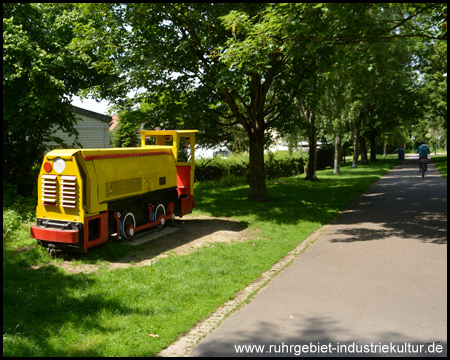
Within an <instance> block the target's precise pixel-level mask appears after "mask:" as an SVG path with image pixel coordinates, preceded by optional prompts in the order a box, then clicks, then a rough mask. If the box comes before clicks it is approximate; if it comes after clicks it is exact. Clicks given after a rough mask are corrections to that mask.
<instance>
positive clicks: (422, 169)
mask: <svg viewBox="0 0 450 360" xmlns="http://www.w3.org/2000/svg"><path fill="white" fill-rule="evenodd" d="M427 160H428V158H420V162H421V165H422V166H421V168H420V170H421V173H422V177H425V171H427V170H428V169H427Z"/></svg>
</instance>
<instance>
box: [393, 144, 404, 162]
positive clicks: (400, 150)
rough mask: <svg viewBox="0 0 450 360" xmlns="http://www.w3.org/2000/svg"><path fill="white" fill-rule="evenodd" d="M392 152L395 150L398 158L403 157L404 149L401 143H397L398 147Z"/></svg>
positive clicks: (401, 158)
mask: <svg viewBox="0 0 450 360" xmlns="http://www.w3.org/2000/svg"><path fill="white" fill-rule="evenodd" d="M394 152H397V154H398V159H399V160H404V159H405V149H404V148H403V145H399V146H398V148H397V149H395V150H394Z"/></svg>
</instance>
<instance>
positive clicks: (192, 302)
mask: <svg viewBox="0 0 450 360" xmlns="http://www.w3.org/2000/svg"><path fill="white" fill-rule="evenodd" d="M396 164H397V159H396V155H395V156H389V157H387V158H385V159H381V158H380V159H379V160H378V161H377V162H375V163H371V164H370V165H367V166H360V167H358V168H354V169H353V168H351V164H347V165H345V166H343V168H342V174H340V175H333V171H332V169H327V170H324V171H319V172H318V174H317V176H318V178H319V179H320V180H321V181H320V182H310V181H304V180H303V178H304V176H294V177H289V178H280V179H275V180H270V181H268V182H267V184H268V185H267V186H268V193H269V197H270V199H271V200H270V202H268V203H256V202H250V201H248V200H247V196H248V186H247V185H246V184H245V182H244V180H242V179H230V178H227V179H225V180H224V181H223V182H222V183H218V182H215V183H204V184H197V186H196V189H195V193H196V199H197V209H196V210H195V213H196V214H207V215H212V216H221V217H233V218H235V219H237V220H239V221H241V222H242V223H245V224H246V225H247V226H248V227H250V229H254V230H255V232H254V234H255V237H254V239H251V240H248V241H245V242H239V243H233V244H224V243H216V244H214V246H207V247H203V248H201V249H199V250H197V251H195V252H193V253H191V254H188V255H182V256H169V257H168V258H164V259H160V260H159V261H157V262H154V263H152V265H148V266H135V267H130V268H128V269H117V270H114V271H107V270H106V269H105V268H104V267H103V268H100V269H99V270H98V271H96V272H94V273H90V274H83V273H80V274H70V273H67V272H65V271H64V270H62V269H60V268H59V267H57V266H55V265H54V264H55V263H56V262H57V261H58V260H52V259H50V258H49V257H48V256H47V254H46V252H45V251H44V250H43V249H41V248H38V247H36V246H35V245H34V240H33V239H30V238H29V226H30V225H31V223H30V222H28V223H25V224H22V225H21V226H20V227H19V229H18V230H14V232H12V233H9V234H7V236H6V237H5V235H4V241H3V355H4V356H154V355H156V354H158V353H159V352H160V351H161V350H162V349H163V348H165V347H167V346H168V345H170V344H171V343H172V342H174V341H175V340H176V339H177V338H178V337H179V336H180V335H182V334H183V333H185V332H187V331H188V330H189V329H190V328H191V327H193V326H194V325H195V324H196V323H197V322H198V321H201V320H202V319H204V318H205V317H206V316H208V315H209V314H210V313H211V312H213V311H214V310H215V309H216V308H217V307H218V306H220V305H221V304H223V303H224V302H226V301H227V300H229V299H231V298H233V297H234V296H235V294H236V293H238V292H239V291H240V290H241V289H242V288H243V287H245V286H246V285H248V284H249V283H251V282H252V281H254V280H255V279H257V278H258V277H259V276H260V275H261V273H263V272H264V271H265V270H267V269H268V268H270V267H271V266H272V265H273V264H274V263H276V262H277V261H278V260H279V259H280V258H282V257H283V256H285V255H286V254H287V253H288V252H289V251H290V250H292V249H293V248H294V247H295V246H296V245H298V244H299V243H300V242H302V241H303V240H304V239H305V238H307V237H308V236H309V235H310V234H311V233H312V232H314V231H315V230H316V229H318V228H319V227H320V226H322V225H323V224H325V223H327V222H328V221H330V220H331V219H332V218H333V217H334V216H335V215H337V214H338V213H339V211H340V210H341V209H343V208H344V207H345V206H347V205H348V204H349V203H350V202H351V201H352V200H353V199H355V198H356V197H357V196H358V195H360V194H361V193H362V192H364V191H365V190H366V189H367V188H368V187H369V186H370V184H372V183H373V182H375V181H377V180H378V179H379V178H380V177H381V176H382V175H383V174H385V173H386V172H387V171H388V170H389V169H391V168H392V167H393V166H395V165H396ZM127 251H129V248H128V247H127V246H123V245H120V246H118V244H113V243H108V244H107V245H106V246H102V247H99V248H96V249H93V250H92V252H91V253H89V254H88V256H86V257H85V258H83V257H82V258H81V259H80V260H78V261H80V262H90V263H92V262H100V261H113V260H115V259H117V258H119V257H121V256H124V255H125V254H126V253H127ZM59 261H60V260H59ZM38 263H41V264H42V263H48V266H46V267H43V268H41V269H38V270H36V269H32V268H30V266H31V265H33V264H38ZM155 335H157V337H156V336H155Z"/></svg>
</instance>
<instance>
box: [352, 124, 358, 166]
mask: <svg viewBox="0 0 450 360" xmlns="http://www.w3.org/2000/svg"><path fill="white" fill-rule="evenodd" d="M358 144H359V128H358V127H357V128H356V129H355V135H354V137H353V163H352V168H355V167H358V156H359V148H358Z"/></svg>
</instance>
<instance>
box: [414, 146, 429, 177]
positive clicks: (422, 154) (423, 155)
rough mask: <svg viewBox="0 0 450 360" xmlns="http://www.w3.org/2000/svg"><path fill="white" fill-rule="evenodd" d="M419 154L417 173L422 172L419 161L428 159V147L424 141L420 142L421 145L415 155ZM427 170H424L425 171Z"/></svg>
mask: <svg viewBox="0 0 450 360" xmlns="http://www.w3.org/2000/svg"><path fill="white" fill-rule="evenodd" d="M417 153H418V154H419V172H421V171H422V161H421V159H428V154H429V153H430V147H429V146H428V145H427V144H425V141H422V142H421V145H420V146H419V147H418V148H417V151H416V154H417ZM426 170H427V169H426V168H425V171H426Z"/></svg>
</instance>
